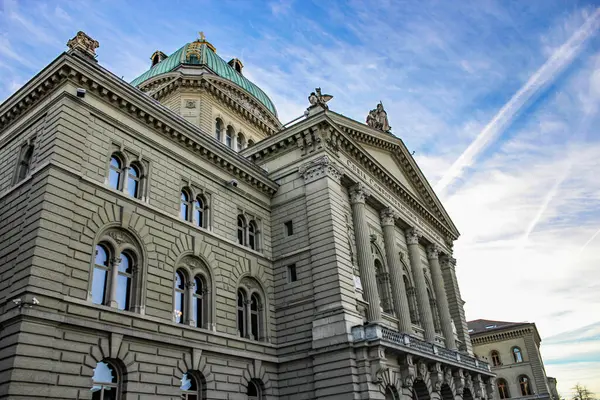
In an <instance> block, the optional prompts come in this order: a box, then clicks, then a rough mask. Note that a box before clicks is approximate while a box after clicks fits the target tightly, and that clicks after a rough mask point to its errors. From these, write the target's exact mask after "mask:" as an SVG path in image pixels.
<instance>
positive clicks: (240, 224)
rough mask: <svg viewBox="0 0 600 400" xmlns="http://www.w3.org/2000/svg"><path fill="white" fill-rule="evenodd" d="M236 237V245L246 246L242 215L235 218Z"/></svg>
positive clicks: (244, 220) (244, 223)
mask: <svg viewBox="0 0 600 400" xmlns="http://www.w3.org/2000/svg"><path fill="white" fill-rule="evenodd" d="M237 236H238V243H239V244H241V245H242V246H245V245H246V218H244V216H243V215H242V214H240V215H238V217H237Z"/></svg>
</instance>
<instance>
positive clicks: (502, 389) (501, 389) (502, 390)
mask: <svg viewBox="0 0 600 400" xmlns="http://www.w3.org/2000/svg"><path fill="white" fill-rule="evenodd" d="M496 386H498V395H499V396H500V399H510V393H509V392H508V383H507V382H506V380H504V379H498V382H496Z"/></svg>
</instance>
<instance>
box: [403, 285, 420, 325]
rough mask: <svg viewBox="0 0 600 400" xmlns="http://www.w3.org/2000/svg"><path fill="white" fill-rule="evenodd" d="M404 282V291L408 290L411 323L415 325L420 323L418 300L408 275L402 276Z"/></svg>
mask: <svg viewBox="0 0 600 400" xmlns="http://www.w3.org/2000/svg"><path fill="white" fill-rule="evenodd" d="M402 279H403V280H404V289H406V297H407V298H408V311H409V313H410V322H412V323H413V324H418V323H419V311H418V310H419V309H418V307H417V298H416V292H415V288H413V287H412V285H411V284H410V282H409V281H408V277H407V276H406V275H402Z"/></svg>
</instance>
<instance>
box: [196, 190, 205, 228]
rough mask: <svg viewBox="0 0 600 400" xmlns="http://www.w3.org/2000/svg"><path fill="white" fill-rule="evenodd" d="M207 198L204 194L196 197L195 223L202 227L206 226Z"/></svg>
mask: <svg viewBox="0 0 600 400" xmlns="http://www.w3.org/2000/svg"><path fill="white" fill-rule="evenodd" d="M205 209H206V199H205V198H204V197H203V196H198V197H196V201H195V202H194V223H195V224H196V225H198V226H199V227H201V228H206V215H205V214H206V213H205Z"/></svg>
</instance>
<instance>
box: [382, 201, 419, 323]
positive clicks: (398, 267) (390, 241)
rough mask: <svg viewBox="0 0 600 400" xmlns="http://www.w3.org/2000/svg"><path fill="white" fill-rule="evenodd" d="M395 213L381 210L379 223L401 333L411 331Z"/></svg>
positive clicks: (387, 209) (388, 209)
mask: <svg viewBox="0 0 600 400" xmlns="http://www.w3.org/2000/svg"><path fill="white" fill-rule="evenodd" d="M396 218H397V215H396V213H395V212H394V211H393V210H392V209H390V208H386V209H385V210H383V211H382V212H381V225H382V226H383V242H384V244H385V256H386V258H387V263H388V266H389V269H390V277H391V278H392V299H393V300H394V311H395V312H396V317H397V318H398V329H399V330H400V332H403V333H412V332H413V330H412V323H411V321H410V309H409V307H408V296H407V295H406V288H405V287H404V280H403V279H402V264H401V262H400V255H399V254H398V250H397V249H396V238H395V236H396V232H395V228H394V227H395V223H394V220H395V219H396Z"/></svg>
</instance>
